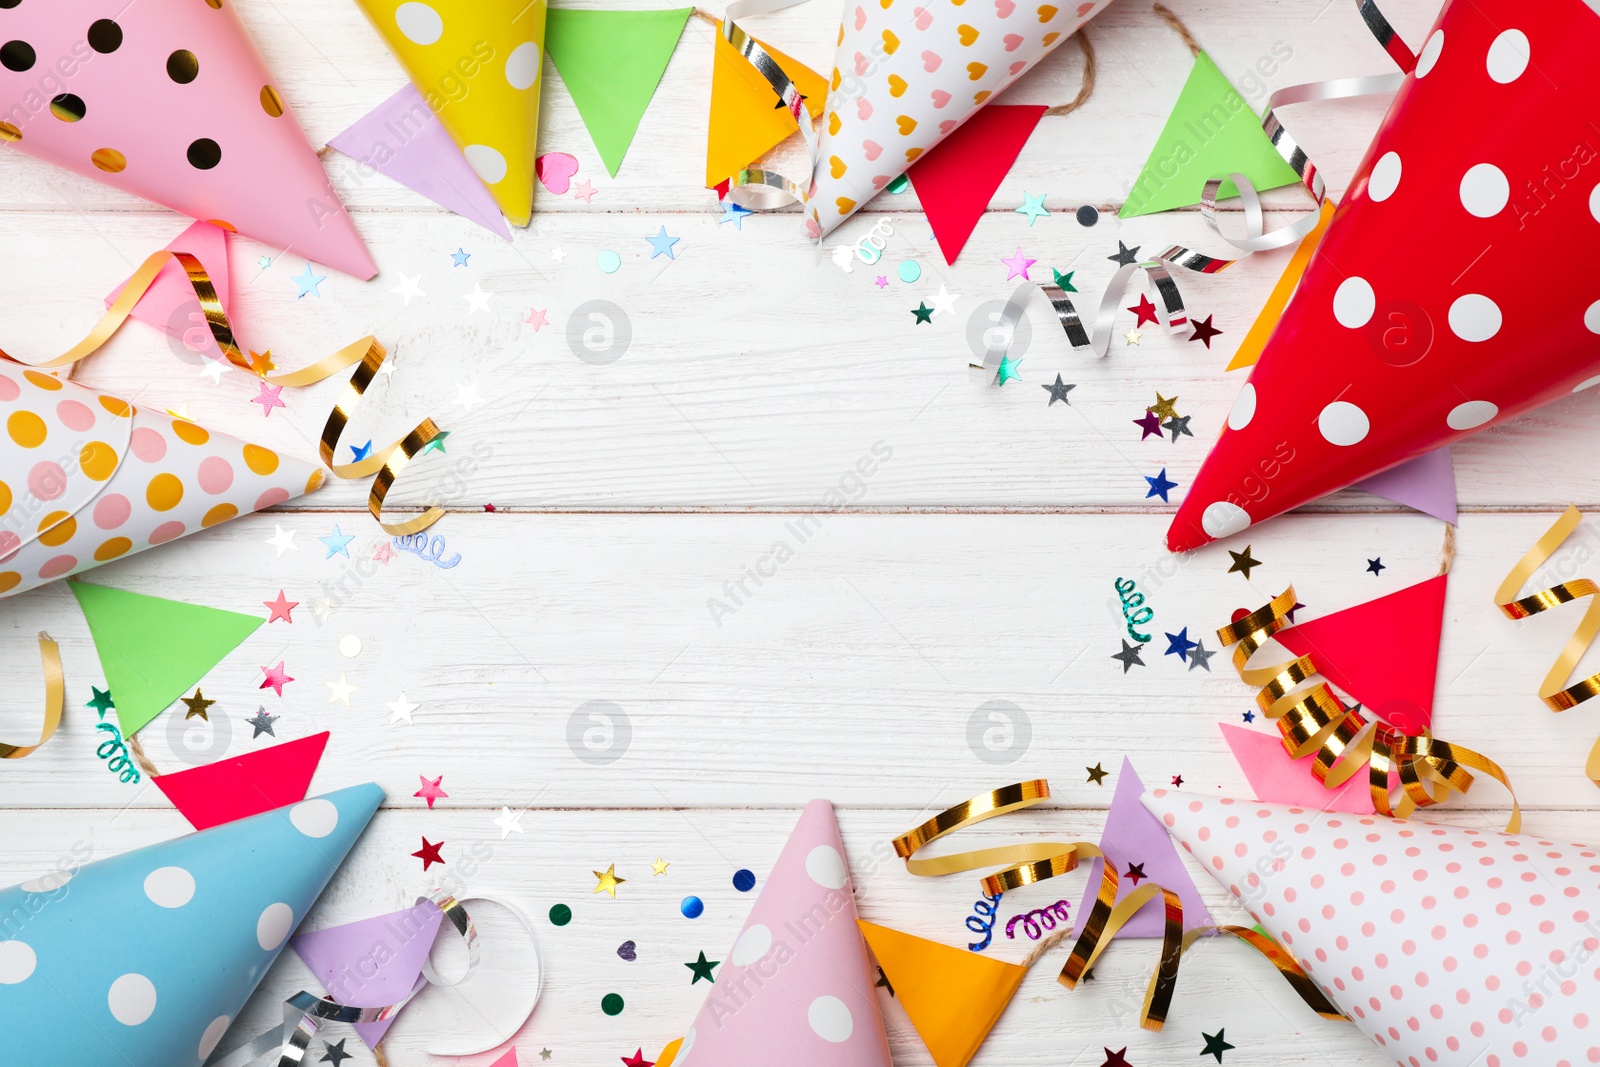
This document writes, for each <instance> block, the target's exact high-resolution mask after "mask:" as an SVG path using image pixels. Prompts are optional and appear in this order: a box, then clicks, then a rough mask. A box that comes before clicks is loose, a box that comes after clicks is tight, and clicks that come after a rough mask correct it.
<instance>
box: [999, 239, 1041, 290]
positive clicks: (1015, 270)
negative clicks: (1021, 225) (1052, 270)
mask: <svg viewBox="0 0 1600 1067" xmlns="http://www.w3.org/2000/svg"><path fill="white" fill-rule="evenodd" d="M1000 262H1001V263H1003V264H1005V268H1006V281H1008V282H1009V281H1010V280H1011V279H1012V278H1021V279H1022V280H1023V281H1030V280H1031V279H1030V278H1029V277H1028V268H1029V267H1031V266H1033V265H1034V264H1035V263H1037V262H1039V261H1038V260H1037V259H1029V258H1028V257H1026V256H1024V255H1023V254H1022V246H1021V245H1018V246H1017V251H1016V254H1015V255H1012V256H1010V257H1006V256H1001V257H1000Z"/></svg>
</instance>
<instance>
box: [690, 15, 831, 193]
mask: <svg viewBox="0 0 1600 1067" xmlns="http://www.w3.org/2000/svg"><path fill="white" fill-rule="evenodd" d="M761 47H762V48H764V49H766V52H767V54H768V55H769V56H771V57H772V58H773V59H775V60H777V61H778V66H780V67H782V68H783V72H784V73H785V74H787V75H789V78H790V80H792V81H793V82H794V83H795V85H796V86H797V87H798V88H799V89H800V93H801V95H802V96H804V97H805V98H806V110H807V111H809V112H811V117H812V118H814V119H815V118H820V117H821V115H822V108H823V105H824V104H826V103H827V97H828V83H827V82H826V81H824V80H823V78H822V75H820V74H818V73H817V72H816V71H814V70H812V69H811V68H810V67H808V66H806V65H805V64H804V63H801V62H800V61H799V60H797V59H794V58H792V57H790V56H786V55H784V54H783V53H782V52H780V51H778V50H777V49H776V48H773V47H772V46H771V45H769V44H767V43H766V42H761ZM712 56H713V58H712V63H711V123H710V126H709V128H708V129H707V131H706V188H708V189H710V188H713V187H715V186H716V185H717V184H718V183H720V182H724V181H727V179H728V176H729V175H730V174H737V173H738V172H739V171H741V170H743V169H744V168H745V167H748V166H749V165H750V164H751V163H754V162H755V161H756V160H758V159H760V158H761V157H762V156H764V155H766V154H767V153H768V152H770V151H772V150H773V149H774V148H775V147H777V146H778V144H779V143H780V142H781V141H783V140H784V139H785V138H787V137H789V136H790V135H791V134H793V133H794V132H795V131H796V130H797V129H799V126H797V125H796V124H795V121H794V116H792V115H790V114H789V112H788V110H787V109H785V108H782V107H779V106H776V105H778V104H780V103H781V101H780V100H779V99H778V96H777V94H776V93H774V92H773V91H772V86H770V85H768V84H767V82H766V79H765V78H763V77H761V75H760V74H758V73H757V72H756V69H755V68H754V67H752V66H751V65H750V64H749V63H748V62H746V61H745V60H744V58H743V57H742V56H740V55H739V53H738V52H737V51H736V50H735V49H734V47H733V45H731V44H729V43H728V39H727V38H726V37H724V36H723V35H722V23H721V22H718V23H717V33H716V46H715V49H714V51H713V53H712Z"/></svg>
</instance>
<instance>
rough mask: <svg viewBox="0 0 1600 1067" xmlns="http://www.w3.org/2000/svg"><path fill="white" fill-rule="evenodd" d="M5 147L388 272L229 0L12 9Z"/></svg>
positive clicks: (346, 267) (195, 213) (308, 251)
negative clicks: (375, 262) (369, 250)
mask: <svg viewBox="0 0 1600 1067" xmlns="http://www.w3.org/2000/svg"><path fill="white" fill-rule="evenodd" d="M0 49H3V52H0V143H4V142H10V143H11V146H12V147H13V148H17V149H20V150H21V151H23V152H26V153H28V154H29V155H32V156H37V157H38V158H40V159H43V160H47V161H48V162H51V163H55V164H57V165H58V166H62V167H66V168H67V169H68V170H73V171H76V172H77V173H79V174H82V175H84V176H85V177H88V178H94V179H96V180H98V181H103V182H105V183H106V184H108V185H114V186H116V187H117V188H119V189H123V190H125V191H127V192H130V193H133V194H134V195H136V196H140V197H143V198H144V199H146V200H152V201H154V202H156V203H158V204H164V205H166V206H167V207H170V208H172V209H173V210H174V211H181V212H183V213H184V214H185V215H188V216H190V217H191V218H194V219H197V220H199V221H202V222H211V223H215V224H216V225H218V226H220V227H222V228H223V229H225V230H234V231H236V232H238V233H242V234H244V235H246V236H248V237H253V238H255V239H256V240H258V241H261V242H263V243H265V244H268V245H272V246H273V247H274V248H277V249H281V250H283V251H287V252H292V253H293V254H294V255H297V256H302V257H304V258H306V259H309V260H314V261H316V262H318V263H326V264H328V265H329V266H333V267H337V268H338V269H340V270H342V271H344V272H345V273H347V274H353V275H355V276H356V277H357V278H370V277H372V276H373V275H374V274H376V273H377V272H378V268H377V267H376V266H374V265H373V262H372V257H371V256H370V255H368V253H367V249H366V246H364V245H363V244H362V243H361V238H360V237H359V236H358V235H357V234H356V229H355V225H354V224H353V223H352V222H351V221H350V216H349V215H348V214H346V213H345V210H344V207H343V205H341V204H340V203H339V198H338V196H337V194H335V193H334V191H333V186H332V185H331V184H330V183H329V182H328V177H327V175H326V174H324V173H323V171H322V164H321V162H320V161H319V160H318V159H317V155H316V153H315V152H313V151H312V150H311V146H310V145H309V144H308V143H307V142H306V138H305V134H304V133H302V132H301V130H300V125H299V123H297V122H296V121H295V119H294V115H293V114H292V113H291V112H290V111H289V109H288V107H287V106H286V105H285V104H284V102H283V96H282V95H281V94H280V93H279V91H278V89H277V87H276V86H275V85H274V84H273V78H272V75H271V73H270V72H269V71H268V70H267V65H266V62H265V61H264V60H263V59H262V58H261V53H260V52H258V51H257V50H256V46H255V43H254V42H253V41H252V40H251V39H250V35H249V33H248V32H246V30H245V28H244V23H243V22H242V21H240V19H239V12H238V8H237V6H236V5H235V4H232V3H222V2H221V0H216V2H208V3H205V4H202V5H196V4H195V3H194V2H193V0H141V2H140V3H137V4H127V3H119V2H117V0H61V2H57V3H43V4H40V3H8V4H4V5H0Z"/></svg>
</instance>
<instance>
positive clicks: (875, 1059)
mask: <svg viewBox="0 0 1600 1067" xmlns="http://www.w3.org/2000/svg"><path fill="white" fill-rule="evenodd" d="M875 982H876V974H875V973H874V972H873V969H872V967H871V966H870V964H869V963H868V960H867V947H866V944H865V942H863V941H862V938H861V932H860V929H859V928H858V927H857V925H856V901H855V892H854V889H853V888H852V886H851V884H850V870H849V868H848V867H847V866H846V864H845V859H844V845H843V844H842V843H841V842H840V840H839V824H838V822H836V821H835V819H834V817H833V805H831V804H829V803H828V802H827V801H825V800H813V801H812V802H811V803H810V804H809V805H807V806H806V810H805V812H804V813H802V814H801V816H800V822H799V823H798V824H796V826H795V828H794V832H793V833H792V834H790V835H789V842H788V844H786V845H784V846H783V853H782V854H781V855H779V857H778V862H777V863H776V864H774V865H773V868H772V874H771V875H770V876H769V877H768V878H767V883H766V885H764V886H763V887H762V889H761V896H760V898H758V899H757V900H756V903H755V906H754V907H753V908H751V909H750V917H749V918H748V919H747V920H745V924H744V929H743V930H742V931H741V932H740V934H739V939H738V940H737V941H735V942H734V945H733V948H732V949H731V950H729V952H728V954H727V956H726V957H724V959H723V961H722V965H721V966H720V967H718V968H717V978H716V982H715V983H714V984H713V985H712V987H711V992H710V993H708V994H707V995H706V1002H705V1004H704V1006H702V1007H701V1009H700V1014H699V1015H697V1016H696V1017H695V1021H694V1025H693V1026H691V1027H690V1028H689V1030H688V1032H687V1033H685V1034H684V1035H683V1039H682V1044H681V1045H680V1046H679V1047H678V1049H677V1051H676V1054H675V1056H674V1057H673V1059H672V1064H673V1067H721V1065H724V1064H733V1063H761V1064H764V1065H766V1067H815V1065H816V1064H827V1065H828V1067H890V1062H889V1042H888V1039H887V1038H886V1037H885V1036H884V1031H883V1017H882V1016H881V1015H880V1014H879V1012H878V1000H877V997H876V995H875V989H874V985H875Z"/></svg>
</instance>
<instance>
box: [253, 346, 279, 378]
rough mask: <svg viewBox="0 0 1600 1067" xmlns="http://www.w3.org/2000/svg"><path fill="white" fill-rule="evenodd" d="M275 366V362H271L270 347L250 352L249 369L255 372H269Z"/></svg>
mask: <svg viewBox="0 0 1600 1067" xmlns="http://www.w3.org/2000/svg"><path fill="white" fill-rule="evenodd" d="M275 367H277V364H276V363H274V362H272V349H270V348H269V349H267V350H266V351H265V352H251V353H250V369H251V370H253V371H255V372H256V373H257V374H270V373H271V372H272V370H273V369H274V368H275Z"/></svg>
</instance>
